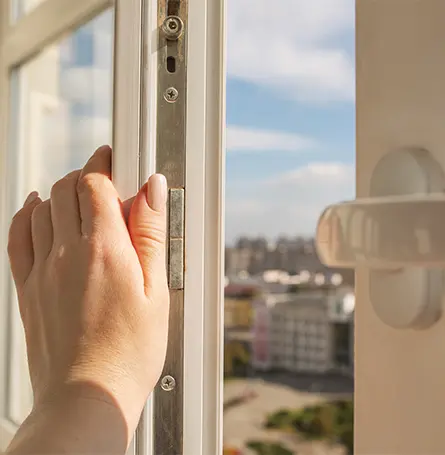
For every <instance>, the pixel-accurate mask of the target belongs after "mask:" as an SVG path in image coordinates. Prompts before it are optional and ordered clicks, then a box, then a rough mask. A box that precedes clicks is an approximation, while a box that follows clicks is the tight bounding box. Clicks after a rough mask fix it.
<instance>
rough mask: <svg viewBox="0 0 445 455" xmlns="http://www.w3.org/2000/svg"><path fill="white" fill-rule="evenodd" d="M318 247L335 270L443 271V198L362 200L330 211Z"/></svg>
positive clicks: (320, 228) (320, 227) (321, 224)
mask: <svg viewBox="0 0 445 455" xmlns="http://www.w3.org/2000/svg"><path fill="white" fill-rule="evenodd" d="M316 247H317V251H318V254H319V257H320V259H321V261H322V262H323V263H324V264H326V265H328V266H331V267H340V268H355V267H357V266H360V265H363V266H366V267H369V268H377V269H399V268H405V267H423V268H444V267H445V194H442V193H438V194H425V195H409V196H390V197H378V198H371V199H358V200H356V201H352V202H345V203H341V204H338V205H333V206H330V207H328V208H327V209H326V210H325V211H324V212H323V214H322V215H321V217H320V220H319V223H318V227H317V235H316Z"/></svg>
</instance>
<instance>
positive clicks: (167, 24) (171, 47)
mask: <svg viewBox="0 0 445 455" xmlns="http://www.w3.org/2000/svg"><path fill="white" fill-rule="evenodd" d="M187 13H188V0H158V31H159V35H158V36H159V47H158V77H157V80H158V91H157V135H156V143H157V149H156V171H157V172H159V173H162V174H164V175H165V177H166V178H167V182H168V185H169V223H168V251H167V255H168V257H167V262H168V279H169V288H170V320H169V338H168V347H167V357H166V361H165V365H164V370H163V372H162V375H161V379H160V381H159V384H158V385H157V387H156V389H155V392H154V400H153V403H154V406H153V412H154V417H153V426H154V428H153V432H154V435H153V441H154V447H153V453H154V454H155V455H182V454H183V401H184V398H183V390H184V384H183V382H184V365H183V362H184V252H185V251H184V250H185V235H184V234H185V232H184V231H185V228H184V218H185V215H184V212H185V165H186V113H187V104H186V103H187V25H188V22H187Z"/></svg>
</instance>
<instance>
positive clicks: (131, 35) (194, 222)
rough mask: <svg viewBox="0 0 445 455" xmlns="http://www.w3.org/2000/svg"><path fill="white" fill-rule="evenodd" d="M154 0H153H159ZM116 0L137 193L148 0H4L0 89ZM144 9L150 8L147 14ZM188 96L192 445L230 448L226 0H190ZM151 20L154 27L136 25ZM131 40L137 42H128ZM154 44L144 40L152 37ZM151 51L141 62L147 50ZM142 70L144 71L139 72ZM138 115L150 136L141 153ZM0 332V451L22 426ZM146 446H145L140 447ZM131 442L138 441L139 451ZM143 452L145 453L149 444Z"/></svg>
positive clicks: (1, 179)
mask: <svg viewBox="0 0 445 455" xmlns="http://www.w3.org/2000/svg"><path fill="white" fill-rule="evenodd" d="M153 3H154V2H149V4H153ZM113 4H115V6H116V8H117V9H118V14H117V16H116V17H117V19H116V20H117V27H116V37H115V40H116V42H115V62H116V63H115V74H114V76H115V92H114V103H115V109H114V126H115V125H119V128H114V138H113V146H114V155H113V159H114V164H113V165H114V176H113V178H114V181H115V184H116V186H117V187H118V190H119V192H120V195H121V197H122V198H125V197H128V196H130V195H132V194H134V193H135V191H136V190H137V188H138V185H139V184H140V182H141V181H144V180H145V179H146V178H147V177H148V175H149V174H151V173H152V172H153V171H154V169H155V136H156V135H155V126H156V118H155V115H154V112H155V103H154V101H153V97H149V96H146V97H144V98H143V100H144V102H143V104H142V106H139V105H138V103H139V102H140V100H141V84H140V83H141V82H143V85H142V87H144V88H145V92H146V93H147V94H148V93H156V73H157V71H156V65H157V56H156V52H154V51H153V50H154V49H156V47H155V43H154V39H153V36H154V33H153V31H154V30H155V28H156V26H157V11H156V9H155V8H153V7H150V6H149V7H147V8H145V10H142V8H141V5H142V0H116V1H113V0H76V1H75V2H74V1H72V0H45V2H43V3H42V4H41V5H39V6H38V7H36V8H35V9H34V10H33V11H31V12H30V13H29V14H28V15H26V16H24V17H22V18H19V20H18V22H16V23H14V24H12V23H11V22H12V20H11V19H12V12H11V11H10V0H0V98H1V99H2V100H8V101H9V97H10V94H11V83H10V80H9V74H10V71H11V69H12V68H15V67H17V66H19V65H20V64H22V63H24V62H25V61H26V60H27V59H29V58H31V57H32V56H33V55H34V54H36V53H37V52H38V51H39V50H41V49H42V48H44V47H45V46H46V45H48V44H50V43H52V42H54V41H55V40H56V39H57V38H59V37H60V36H61V35H62V34H64V33H66V32H68V31H71V30H74V29H76V28H78V27H80V26H81V25H82V24H83V23H85V22H87V21H88V20H89V19H91V18H93V17H94V16H96V15H97V14H99V13H100V12H102V11H104V10H105V9H107V8H109V7H110V6H112V5H113ZM142 11H143V12H144V15H142ZM188 14H189V18H188V20H189V28H190V30H193V33H190V34H189V36H188V68H189V70H188V87H187V91H188V103H187V111H188V116H187V117H188V118H187V130H186V142H187V153H188V155H187V166H186V217H185V218H186V226H185V232H186V263H187V272H186V274H185V308H186V310H185V315H184V318H185V321H184V326H185V333H184V365H185V366H184V369H185V371H184V378H185V381H184V454H192V453H193V455H208V454H209V453H212V454H216V455H218V454H220V453H221V452H222V428H223V425H222V398H223V396H222V394H223V381H222V376H223V371H222V368H223V352H222V350H223V327H222V326H223V324H222V321H223V301H224V300H223V286H222V284H223V279H224V269H223V265H222V261H223V252H224V223H223V214H224V181H225V175H224V150H225V147H224V139H225V137H224V136H225V135H224V128H225V109H224V105H225V74H226V71H225V55H224V52H223V50H224V46H225V26H224V22H225V21H224V19H225V2H224V1H223V0H220V1H212V0H194V1H191V2H190V4H189V13H188ZM142 21H146V23H147V24H149V27H148V31H147V36H142V34H141V30H142V28H140V27H138V26H135V24H139V25H140V24H141V23H142ZM130 44H131V45H130ZM144 46H146V47H144ZM143 49H144V50H146V51H147V52H148V56H147V60H146V62H145V63H146V67H145V70H144V71H141V60H140V57H141V50H143ZM141 75H142V81H141V80H140V76H141ZM10 108H11V106H10V105H9V102H2V103H0V197H1V198H2V200H1V207H0V242H1V244H2V245H6V243H7V231H8V217H9V216H10V212H11V204H10V202H9V198H10V194H9V192H8V188H7V186H6V183H5V182H6V178H5V177H6V175H7V173H8V170H9V169H8V162H7V156H8V151H10V150H11V146H12V145H11V143H10V141H9V138H10V130H11V128H13V125H12V124H11V122H10ZM140 125H142V127H143V128H144V129H145V131H144V133H145V137H146V141H145V143H144V148H142V149H141V154H140V156H139V150H140V149H139V145H140V144H139V141H140V139H141V137H142V136H141V130H140ZM8 284H10V277H9V265H8V261H7V257H6V255H5V254H2V255H1V256H0V293H1V294H0V334H2V335H3V334H6V333H7V329H8V320H7V319H8V318H6V317H3V316H4V315H5V314H7V312H8V305H9V302H8V299H7V298H6V297H7V293H6V289H7V285H8ZM9 349H10V346H8V344H7V340H6V336H5V337H4V338H2V339H1V341H0V371H1V373H0V451H1V450H3V449H5V447H6V446H7V444H8V443H9V441H10V439H11V438H12V437H13V435H14V433H15V431H16V429H17V426H16V425H15V424H14V423H13V422H11V421H10V420H9V419H7V418H6V416H7V407H8V406H7V396H6V386H7V378H8V377H9V372H8V350H9ZM150 411H151V408H150V403H149V406H148V408H147V412H146V415H145V417H146V418H145V426H144V427H143V428H144V430H145V431H146V434H145V436H146V439H145V441H144V444H143V445H142V446H139V448H138V447H137V448H136V450H137V452H138V455H139V453H141V451H142V452H143V454H144V455H155V454H154V453H152V451H151V450H150V447H151V442H150V441H151V434H150V431H151V429H150V428H151V418H150ZM138 449H139V450H138ZM132 450H133V448H131V451H132ZM141 455H142V453H141Z"/></svg>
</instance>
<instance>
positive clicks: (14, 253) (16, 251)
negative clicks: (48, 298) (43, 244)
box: [8, 192, 42, 292]
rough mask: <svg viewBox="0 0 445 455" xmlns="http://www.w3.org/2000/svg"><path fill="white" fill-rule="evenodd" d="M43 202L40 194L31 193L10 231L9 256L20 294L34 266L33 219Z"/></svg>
mask: <svg viewBox="0 0 445 455" xmlns="http://www.w3.org/2000/svg"><path fill="white" fill-rule="evenodd" d="M41 202H42V200H41V199H40V198H39V197H38V193H36V192H33V193H31V194H30V195H29V196H28V198H27V199H26V201H25V204H24V206H23V208H22V209H21V210H20V211H19V212H18V213H17V214H16V215H15V217H14V219H13V220H12V223H11V227H10V229H9V240H8V255H9V261H10V263H11V271H12V275H13V277H14V281H15V285H16V287H17V290H18V291H19V292H20V290H21V289H22V287H23V285H24V284H25V282H26V280H27V278H28V276H29V274H30V272H31V269H32V266H33V264H34V250H33V244H32V232H31V217H32V213H33V211H34V209H35V208H36V207H37V206H38V205H39V204H40V203H41Z"/></svg>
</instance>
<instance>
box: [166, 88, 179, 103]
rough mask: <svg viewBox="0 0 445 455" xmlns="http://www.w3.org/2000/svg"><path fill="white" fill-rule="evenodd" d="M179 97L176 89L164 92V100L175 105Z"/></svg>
mask: <svg viewBox="0 0 445 455" xmlns="http://www.w3.org/2000/svg"><path fill="white" fill-rule="evenodd" d="M178 96H179V92H178V90H177V89H175V87H169V88H168V89H167V90H166V91H165V92H164V98H165V101H167V102H169V103H174V102H175V101H176V100H177V99H178Z"/></svg>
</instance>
